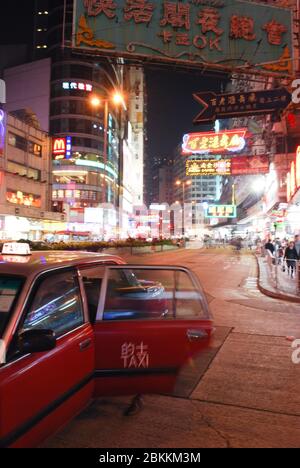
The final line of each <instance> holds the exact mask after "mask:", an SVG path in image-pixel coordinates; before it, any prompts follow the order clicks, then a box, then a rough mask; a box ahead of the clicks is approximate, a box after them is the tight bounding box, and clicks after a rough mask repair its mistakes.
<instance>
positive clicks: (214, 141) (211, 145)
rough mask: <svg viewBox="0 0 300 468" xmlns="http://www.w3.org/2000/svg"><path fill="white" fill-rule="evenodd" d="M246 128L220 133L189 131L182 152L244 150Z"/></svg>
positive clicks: (189, 153) (188, 153) (185, 136)
mask: <svg viewBox="0 0 300 468" xmlns="http://www.w3.org/2000/svg"><path fill="white" fill-rule="evenodd" d="M246 133H247V129H246V128H240V129H234V130H224V131H221V132H219V133H215V132H206V133H203V132H201V133H188V134H186V135H184V137H183V144H182V154H183V155H184V156H187V155H191V154H225V153H235V152H238V151H242V149H243V148H244V147H245V145H246Z"/></svg>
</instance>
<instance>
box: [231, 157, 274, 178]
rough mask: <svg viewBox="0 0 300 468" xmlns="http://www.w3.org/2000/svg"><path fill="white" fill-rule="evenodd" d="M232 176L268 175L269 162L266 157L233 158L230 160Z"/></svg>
mask: <svg viewBox="0 0 300 468" xmlns="http://www.w3.org/2000/svg"><path fill="white" fill-rule="evenodd" d="M231 164H232V166H231V174H232V175H256V174H268V172H269V170H270V160H269V157H268V156H266V155H253V156H235V157H234V158H232V160H231Z"/></svg>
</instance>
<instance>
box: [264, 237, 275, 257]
mask: <svg viewBox="0 0 300 468" xmlns="http://www.w3.org/2000/svg"><path fill="white" fill-rule="evenodd" d="M265 249H266V250H269V251H270V252H271V254H272V255H274V252H275V246H274V244H273V242H272V241H271V239H269V240H268V241H267V242H266V243H265Z"/></svg>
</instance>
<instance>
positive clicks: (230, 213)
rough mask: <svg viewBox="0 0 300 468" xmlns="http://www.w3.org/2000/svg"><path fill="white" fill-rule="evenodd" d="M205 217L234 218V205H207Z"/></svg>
mask: <svg viewBox="0 0 300 468" xmlns="http://www.w3.org/2000/svg"><path fill="white" fill-rule="evenodd" d="M205 216H206V218H236V205H208V208H207V210H206V212H205Z"/></svg>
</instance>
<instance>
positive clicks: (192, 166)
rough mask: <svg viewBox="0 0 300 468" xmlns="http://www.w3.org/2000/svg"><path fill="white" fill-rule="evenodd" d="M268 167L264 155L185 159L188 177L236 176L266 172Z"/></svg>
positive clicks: (267, 160) (267, 159) (268, 163)
mask: <svg viewBox="0 0 300 468" xmlns="http://www.w3.org/2000/svg"><path fill="white" fill-rule="evenodd" d="M269 167H270V162H269V158H268V156H266V155H259V156H258V155H255V156H238V157H233V158H230V159H229V158H228V159H201V160H187V161H186V175H187V176H188V177H193V176H194V177H195V176H196V177H203V176H230V175H232V176H237V175H256V174H268V172H269Z"/></svg>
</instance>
